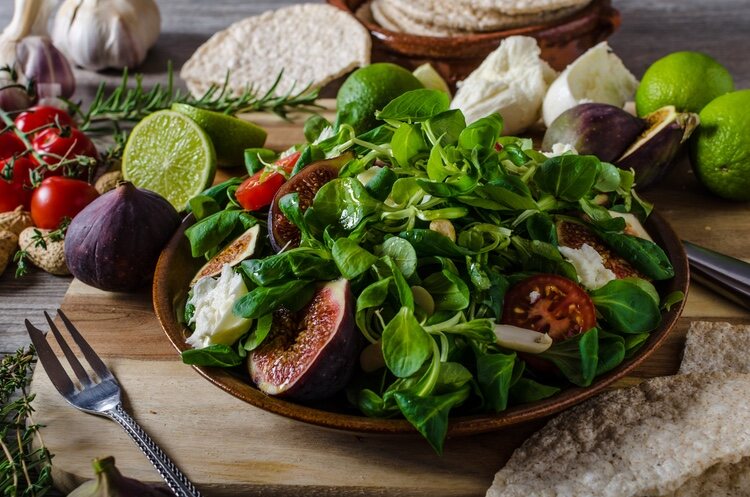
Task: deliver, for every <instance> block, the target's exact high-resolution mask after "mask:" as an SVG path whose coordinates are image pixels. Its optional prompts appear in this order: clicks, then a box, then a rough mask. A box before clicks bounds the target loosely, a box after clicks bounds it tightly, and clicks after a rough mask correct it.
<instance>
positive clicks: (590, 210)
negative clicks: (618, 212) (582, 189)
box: [578, 198, 626, 231]
mask: <svg viewBox="0 0 750 497" xmlns="http://www.w3.org/2000/svg"><path fill="white" fill-rule="evenodd" d="M578 205H579V206H580V207H581V210H582V211H583V212H584V213H585V214H586V215H587V216H588V217H589V218H590V219H591V222H592V223H593V224H594V225H595V226H596V227H598V228H600V229H602V230H604V231H622V230H624V229H625V226H626V223H625V219H623V218H621V217H612V214H610V213H609V211H608V210H607V209H605V208H604V207H602V206H601V205H596V204H595V203H593V202H591V201H590V200H588V199H585V198H582V199H580V200H579V201H578Z"/></svg>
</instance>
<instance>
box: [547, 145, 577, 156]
mask: <svg viewBox="0 0 750 497" xmlns="http://www.w3.org/2000/svg"><path fill="white" fill-rule="evenodd" d="M568 152H570V153H572V154H575V155H578V150H576V148H575V147H574V146H573V145H571V144H570V143H555V144H554V145H552V151H551V152H542V153H543V154H544V155H546V156H547V157H557V156H558V155H563V154H567V153H568Z"/></svg>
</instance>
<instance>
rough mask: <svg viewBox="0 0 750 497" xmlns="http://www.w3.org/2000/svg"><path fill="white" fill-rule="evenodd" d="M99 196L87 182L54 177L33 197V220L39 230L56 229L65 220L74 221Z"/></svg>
mask: <svg viewBox="0 0 750 497" xmlns="http://www.w3.org/2000/svg"><path fill="white" fill-rule="evenodd" d="M98 196H99V193H97V191H96V189H95V188H94V187H93V186H91V185H90V184H88V183H86V182H85V181H81V180H77V179H73V178H64V177H60V176H53V177H51V178H47V179H45V180H44V181H42V183H41V185H39V187H38V188H37V189H36V190H34V194H33V195H32V196H31V219H32V220H33V221H34V225H35V226H36V227H37V228H46V229H54V228H57V227H58V226H60V222H61V221H62V220H63V218H66V217H67V218H70V219H73V218H74V217H75V215H76V214H78V213H79V212H81V210H83V208H84V207H86V206H87V205H89V204H90V203H91V202H92V201H93V200H94V199H95V198H96V197H98Z"/></svg>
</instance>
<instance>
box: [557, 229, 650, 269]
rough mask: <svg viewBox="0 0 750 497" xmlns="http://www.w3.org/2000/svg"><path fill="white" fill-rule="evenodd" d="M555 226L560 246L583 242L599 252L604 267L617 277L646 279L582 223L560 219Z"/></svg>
mask: <svg viewBox="0 0 750 497" xmlns="http://www.w3.org/2000/svg"><path fill="white" fill-rule="evenodd" d="M556 227H557V242H558V245H560V246H561V247H570V248H573V249H579V248H581V247H582V246H583V244H584V243H585V244H587V245H589V246H590V247H592V248H593V249H594V250H596V251H597V252H599V255H601V256H602V263H603V264H604V267H606V268H607V269H609V270H610V271H612V272H613V273H615V276H616V277H617V278H618V279H621V278H629V277H631V276H635V277H638V278H644V279H647V278H646V277H645V276H643V274H641V272H640V271H638V270H637V269H635V268H634V267H633V266H632V265H631V264H630V263H629V262H628V261H626V260H625V259H623V258H622V257H620V256H619V255H617V254H616V253H615V252H614V251H613V250H612V249H610V248H609V247H608V246H607V245H606V244H605V243H604V242H603V241H602V240H601V239H600V238H599V237H598V236H596V233H594V232H593V231H591V230H590V229H589V228H588V227H586V225H584V224H583V223H577V222H574V221H568V220H565V219H561V220H558V221H557V223H556Z"/></svg>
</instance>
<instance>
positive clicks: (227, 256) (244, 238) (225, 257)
mask: <svg viewBox="0 0 750 497" xmlns="http://www.w3.org/2000/svg"><path fill="white" fill-rule="evenodd" d="M259 233H260V226H259V225H257V224H256V225H255V226H253V227H252V228H250V229H248V230H247V231H245V232H244V233H243V234H241V235H240V236H238V237H237V238H236V239H235V240H234V241H233V242H232V243H230V244H229V245H227V246H226V247H225V248H224V250H222V251H221V252H219V253H218V254H216V255H215V256H213V257H212V258H211V260H209V261H208V262H207V263H206V264H204V265H203V267H202V268H200V270H199V271H198V273H197V274H196V275H195V276H194V277H193V280H192V281H191V282H190V286H193V285H195V284H196V283H197V282H198V280H200V279H201V278H205V277H206V276H218V275H219V274H221V270H222V268H223V267H224V265H225V264H229V265H230V266H232V267H234V266H236V265H237V264H239V263H240V262H242V261H244V260H245V259H247V258H249V257H252V256H253V254H254V253H255V247H256V246H257V245H258V234H259Z"/></svg>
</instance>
